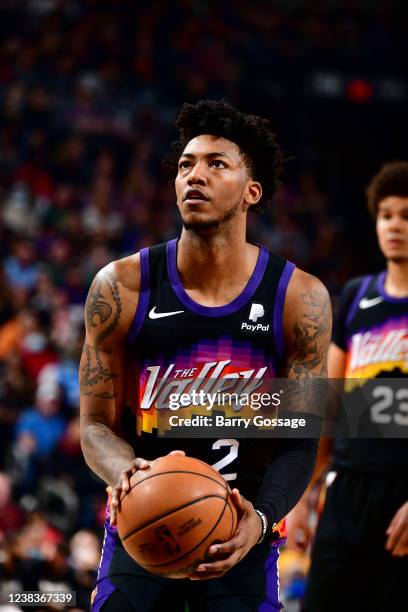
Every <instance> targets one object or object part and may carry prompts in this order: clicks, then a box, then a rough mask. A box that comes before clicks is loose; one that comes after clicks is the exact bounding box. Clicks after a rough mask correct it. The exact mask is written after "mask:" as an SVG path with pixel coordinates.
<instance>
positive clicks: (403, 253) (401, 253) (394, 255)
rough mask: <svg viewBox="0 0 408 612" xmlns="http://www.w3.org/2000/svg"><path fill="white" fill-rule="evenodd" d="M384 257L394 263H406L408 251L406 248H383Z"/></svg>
mask: <svg viewBox="0 0 408 612" xmlns="http://www.w3.org/2000/svg"><path fill="white" fill-rule="evenodd" d="M383 252H384V256H385V258H386V259H388V261H392V262H394V263H407V262H408V250H407V249H406V248H404V249H400V248H385V249H384V250H383Z"/></svg>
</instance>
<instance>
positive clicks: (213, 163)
mask: <svg viewBox="0 0 408 612" xmlns="http://www.w3.org/2000/svg"><path fill="white" fill-rule="evenodd" d="M210 165H211V166H214V168H226V167H227V164H226V163H225V162H223V161H222V159H213V160H211V163H210Z"/></svg>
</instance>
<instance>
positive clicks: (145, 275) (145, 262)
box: [128, 248, 150, 344]
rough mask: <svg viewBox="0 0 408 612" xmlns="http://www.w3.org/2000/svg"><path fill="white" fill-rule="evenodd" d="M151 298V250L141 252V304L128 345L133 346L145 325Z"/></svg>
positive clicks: (130, 330) (131, 329) (136, 313)
mask: <svg viewBox="0 0 408 612" xmlns="http://www.w3.org/2000/svg"><path fill="white" fill-rule="evenodd" d="M149 297H150V270H149V249H147V248H146V249H141V251H140V293H139V303H138V305H137V308H136V312H135V316H134V319H133V321H132V325H131V326H130V329H129V333H128V343H129V344H133V342H134V341H135V339H136V336H137V335H138V333H139V332H140V328H141V327H142V325H143V321H144V318H145V316H146V311H147V308H148V306H149Z"/></svg>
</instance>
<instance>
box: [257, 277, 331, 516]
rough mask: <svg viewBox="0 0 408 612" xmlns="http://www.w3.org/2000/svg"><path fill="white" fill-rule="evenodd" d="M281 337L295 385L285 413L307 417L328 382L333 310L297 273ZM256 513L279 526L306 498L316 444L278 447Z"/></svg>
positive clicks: (297, 441)
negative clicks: (320, 390) (326, 380)
mask: <svg viewBox="0 0 408 612" xmlns="http://www.w3.org/2000/svg"><path fill="white" fill-rule="evenodd" d="M283 332H284V337H285V347H286V362H285V364H284V371H283V372H282V374H283V376H285V377H287V378H288V379H289V380H291V381H293V383H294V384H293V386H292V385H291V387H290V388H289V391H290V392H289V394H288V395H289V397H288V396H287V395H286V389H285V399H284V404H285V409H289V410H293V411H295V412H302V413H311V412H313V409H314V408H315V406H314V405H313V402H314V401H315V398H316V395H317V396H318V395H319V393H318V392H316V389H315V387H318V388H319V383H320V384H321V381H322V378H325V377H326V376H327V350H328V347H329V341H330V335H331V305H330V299H329V296H328V293H327V290H326V289H325V287H324V286H323V285H322V283H321V282H320V281H319V280H318V279H317V278H315V277H313V276H310V275H309V274H306V273H305V272H302V271H301V270H298V269H296V270H295V271H294V273H293V275H292V278H291V280H290V282H289V286H288V289H287V294H286V299H285V306H284V318H283ZM277 446H278V448H277V453H276V454H275V456H274V461H273V463H272V464H271V465H270V466H269V468H268V470H267V472H266V474H265V477H264V480H263V483H262V486H261V489H260V491H259V494H258V498H257V503H256V504H255V507H256V508H258V509H259V510H261V511H263V512H264V513H265V514H266V516H267V519H268V523H269V524H270V525H272V524H273V523H277V522H279V521H280V520H281V519H282V518H283V517H284V516H286V514H287V513H288V512H289V511H290V510H291V509H292V508H293V507H294V506H295V504H296V503H297V501H298V500H299V499H300V497H301V496H302V494H303V493H304V491H305V489H306V487H307V485H308V483H309V480H310V477H311V475H312V473H313V468H314V465H315V461H316V454H317V447H318V441H317V440H316V439H313V438H303V439H302V438H293V439H290V438H286V439H281V440H279V442H278V445H277Z"/></svg>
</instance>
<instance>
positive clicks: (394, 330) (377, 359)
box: [333, 272, 408, 472]
mask: <svg viewBox="0 0 408 612" xmlns="http://www.w3.org/2000/svg"><path fill="white" fill-rule="evenodd" d="M385 274H386V273H385V272H382V273H381V274H378V275H372V276H371V275H370V276H366V277H359V278H355V279H352V280H351V281H349V283H347V285H346V286H345V288H344V290H343V293H342V295H341V297H340V303H339V308H338V313H337V317H336V319H335V325H334V331H333V342H334V343H335V344H336V345H337V346H338V347H339V348H341V349H342V350H343V351H345V353H346V359H347V361H346V374H345V378H346V380H345V393H346V395H349V397H350V398H351V397H352V394H357V393H358V392H361V390H362V391H363V394H364V395H363V396H361V397H364V403H365V404H367V406H366V410H365V414H364V413H362V419H365V421H364V422H365V426H366V430H365V431H368V432H370V429H371V434H370V436H371V435H372V436H375V435H377V438H374V437H367V438H363V437H362V438H361V439H359V438H357V437H356V438H348V439H346V438H342V439H339V440H337V441H336V443H335V447H334V462H333V465H334V467H335V468H347V469H354V470H357V471H364V472H367V471H369V472H386V471H389V470H404V471H405V470H408V439H407V434H408V297H406V298H396V297H392V296H390V295H388V294H387V292H386V291H385V288H384V281H385ZM373 379H374V380H373ZM377 379H378V384H377ZM397 379H401V380H400V381H399V380H397ZM346 401H347V400H346ZM353 402H354V400H353ZM354 405H355V404H354V403H352V402H350V406H351V407H352V406H354ZM375 432H377V434H376V433H375ZM387 432H388V434H387ZM384 434H385V435H390V437H383V435H384ZM391 436H396V437H391ZM404 436H405V437H404Z"/></svg>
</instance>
